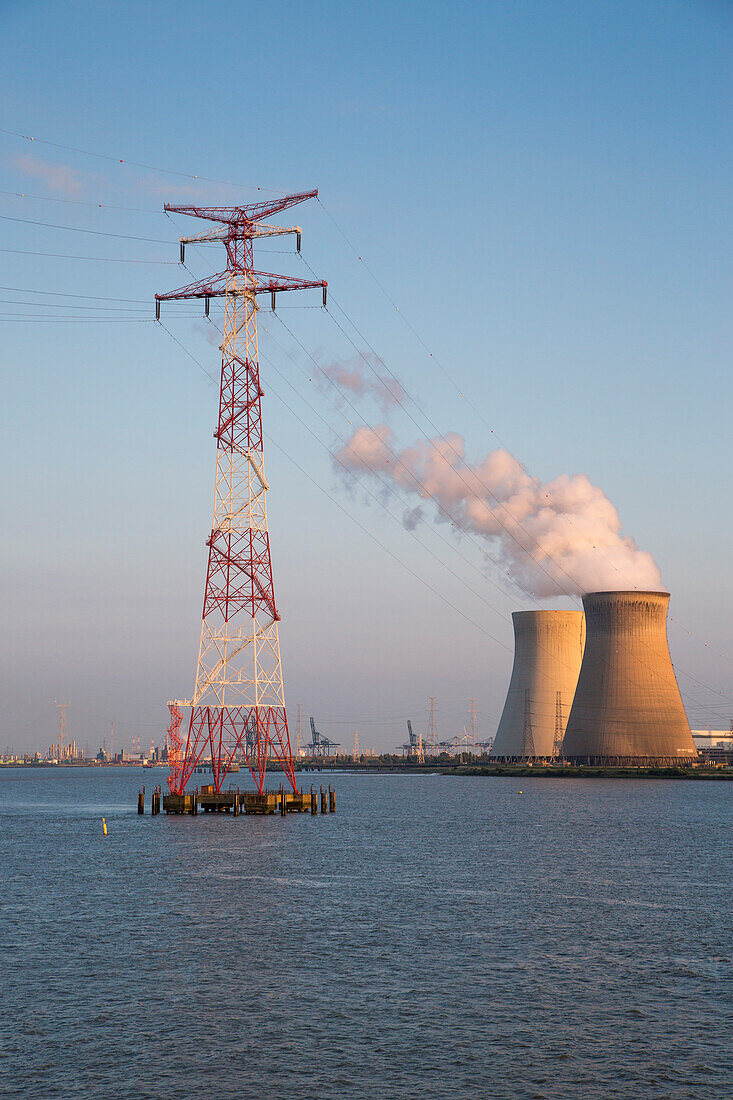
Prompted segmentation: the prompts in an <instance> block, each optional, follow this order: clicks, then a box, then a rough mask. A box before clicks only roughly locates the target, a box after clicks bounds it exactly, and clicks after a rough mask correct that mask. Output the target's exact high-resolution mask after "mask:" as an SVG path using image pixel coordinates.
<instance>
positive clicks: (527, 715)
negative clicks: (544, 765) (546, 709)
mask: <svg viewBox="0 0 733 1100" xmlns="http://www.w3.org/2000/svg"><path fill="white" fill-rule="evenodd" d="M534 754H535V749H534V733H533V731H532V708H531V707H530V703H529V691H525V693H524V727H523V729H522V758H523V759H524V760H527V759H531V758H532V757H533V756H534Z"/></svg>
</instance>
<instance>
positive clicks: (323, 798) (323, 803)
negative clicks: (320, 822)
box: [321, 787, 328, 814]
mask: <svg viewBox="0 0 733 1100" xmlns="http://www.w3.org/2000/svg"><path fill="white" fill-rule="evenodd" d="M321 813H322V814H327V813H328V800H327V798H326V792H325V791H324V789H323V787H321Z"/></svg>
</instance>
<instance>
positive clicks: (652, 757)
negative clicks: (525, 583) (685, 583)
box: [492, 591, 697, 765]
mask: <svg viewBox="0 0 733 1100" xmlns="http://www.w3.org/2000/svg"><path fill="white" fill-rule="evenodd" d="M668 604H669V593H667V592H636V591H634V592H591V593H589V594H588V595H586V596H585V597H584V598H583V608H584V611H582V612H581V611H516V612H515V613H514V614H513V615H512V619H513V621H514V644H515V650H514V666H513V669H512V677H511V681H510V684H509V691H508V693H507V698H506V702H505V704H504V710H503V712H502V716H501V721H500V722H499V727H498V729H497V733H496V740H495V742H494V747H493V749H492V756H496V757H500V758H502V759H505V760H506V759H509V760H516V759H523V760H531V759H532V758H543V759H548V758H549V759H551V758H553V757H555V758H558V757H562V758H563V759H564V760H567V761H569V762H571V763H575V764H596V765H614V764H616V765H623V764H628V765H649V764H656V765H671V764H679V763H688V762H690V761H691V760H695V759H696V758H697V750H696V748H695V745H694V742H693V740H692V734H691V732H690V726H689V723H688V721H687V715H686V714H685V709H684V706H683V704H682V698H681V696H680V690H679V687H678V686H677V679H676V677H675V673H674V669H673V667H672V660H671V658H670V655H669V647H668V644H667V606H668Z"/></svg>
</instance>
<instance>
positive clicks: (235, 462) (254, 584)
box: [155, 191, 327, 794]
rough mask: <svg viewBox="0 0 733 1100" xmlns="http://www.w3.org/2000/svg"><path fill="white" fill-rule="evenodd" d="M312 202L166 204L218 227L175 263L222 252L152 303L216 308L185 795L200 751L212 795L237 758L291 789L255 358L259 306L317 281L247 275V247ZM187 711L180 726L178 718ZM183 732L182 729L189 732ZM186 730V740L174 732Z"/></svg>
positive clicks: (172, 780)
mask: <svg viewBox="0 0 733 1100" xmlns="http://www.w3.org/2000/svg"><path fill="white" fill-rule="evenodd" d="M317 194H318V192H317V191H308V192H302V193H300V194H296V195H287V196H284V197H283V198H280V199H275V200H272V201H270V202H259V203H252V204H250V205H248V206H235V207H199V206H171V205H169V204H166V205H165V210H166V211H170V212H171V213H178V214H190V215H192V216H193V217H196V218H204V219H207V220H209V221H213V222H216V223H218V224H217V226H216V228H214V229H211V230H210V231H208V232H205V233H201V234H199V235H198V236H194V237H181V239H180V243H181V262H183V260H184V257H185V247H186V245H187V244H189V243H200V242H209V241H222V242H223V244H224V247H225V248H226V253H227V266H226V270H225V271H222V272H221V273H220V274H218V275H214V276H212V277H211V278H207V279H201V280H199V281H198V282H195V283H191V284H189V285H188V286H184V287H181V288H180V289H179V290H174V291H171V292H169V293H168V294H156V295H155V311H156V317H157V318H159V317H160V303H161V302H163V301H171V300H177V299H185V298H203V299H205V304H206V313H207V314H208V311H209V299H210V298H215V297H223V298H224V337H223V341H222V344H221V353H222V356H221V385H220V391H219V421H218V426H217V430H216V432H215V433H214V436H215V438H216V446H217V450H216V477H215V482H214V517H213V521H212V525H211V535H210V536H209V539H208V542H207V545H208V547H209V557H208V567H207V570H206V587H205V593H204V608H203V619H202V624H201V641H200V645H199V657H198V668H197V672H196V685H195V689H194V693H193V696H192V698H191V699H183V700H174V701H172V702H170V703H169V704H168V706H169V709H170V714H171V723H170V726H169V727H168V757H169V762H170V772H169V775H168V786H169V788H170V791H171V793H173V794H182V793H183V791H184V790H185V787H186V784H187V782H188V780H189V779H190V777H191V775H192V773H193V770H194V768H195V767H196V765H197V763H198V762H199V760H200V759H201V758H202V756H203V755H204V753H205V751H206V749H207V748H208V749H209V751H210V754H211V765H212V770H213V775H214V787H215V789H216V791H219V790H220V789H221V784H222V782H223V780H224V777H225V776H226V774H227V772H228V771H229V769H230V767H231V765H232V763H233V762H234V761H235V759H240V758H241V759H244V760H246V763H247V765H248V767H249V770H250V772H251V774H252V777H253V779H254V781H255V784H256V785H257V789H258V790H259V791H260V793H261V792H262V791H263V789H264V782H265V772H266V769H267V761H268V758H269V757H270V756H274V757H275V758H276V759H277V760H278V761H279V762H280V764H281V765H282V768H283V770H284V772H285V774H286V775H287V777H288V780H289V782H290V784H291V786H292V788H293V790H296V789H297V787H296V782H295V772H294V769H293V760H292V754H291V749H290V735H289V732H288V720H287V714H286V710H285V694H284V691H283V681H282V668H281V662H280V641H279V635H278V623H279V621H280V614H279V612H278V610H277V606H276V604H275V590H274V585H273V580H272V563H271V560H270V538H269V534H268V528H267V505H266V501H265V496H266V493H267V490H268V489H269V485H268V483H267V479H266V477H265V466H264V455H263V442H262V409H261V400H262V396H263V391H262V388H261V386H260V371H259V356H258V348H257V310H258V306H257V297H256V296H257V295H258V294H264V293H269V294H270V295H271V296H272V307H273V309H274V308H275V295H276V294H277V293H278V292H280V291H286V290H304V289H307V288H312V287H318V288H322V289H323V304H324V305H325V304H326V287H327V284H326V283H325V282H323V281H321V282H318V281H310V280H305V279H296V278H292V277H290V276H287V275H272V274H270V273H268V272H263V271H256V270H255V268H254V258H253V246H254V241H255V240H258V239H259V238H261V237H275V236H282V235H284V234H288V233H290V234H293V233H294V234H296V237H297V245H298V250H300V237H301V231H300V229H299V228H298V227H297V226H294V227H290V228H285V227H283V226H275V225H269V224H267V223H265V222H263V219H264V218H267V217H269V216H272V215H274V214H277V213H279V212H280V211H282V210H285V209H287V208H288V207H290V206H294V205H295V204H296V203H300V202H304V201H305V200H306V199H310V198H314V197H315V196H316V195H317ZM185 708H190V716H189V719H188V723H187V724H186V723H185V722H184V715H183V710H184V709H185ZM186 726H187V728H186ZM182 727H183V729H182Z"/></svg>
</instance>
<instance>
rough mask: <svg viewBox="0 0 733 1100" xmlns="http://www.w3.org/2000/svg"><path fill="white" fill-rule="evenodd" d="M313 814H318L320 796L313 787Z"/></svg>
mask: <svg viewBox="0 0 733 1100" xmlns="http://www.w3.org/2000/svg"><path fill="white" fill-rule="evenodd" d="M311 813H312V814H317V813H318V794H317V793H316V791H315V790H314V789H313V787H311Z"/></svg>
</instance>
